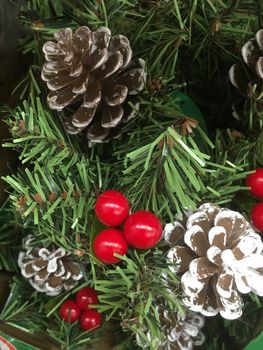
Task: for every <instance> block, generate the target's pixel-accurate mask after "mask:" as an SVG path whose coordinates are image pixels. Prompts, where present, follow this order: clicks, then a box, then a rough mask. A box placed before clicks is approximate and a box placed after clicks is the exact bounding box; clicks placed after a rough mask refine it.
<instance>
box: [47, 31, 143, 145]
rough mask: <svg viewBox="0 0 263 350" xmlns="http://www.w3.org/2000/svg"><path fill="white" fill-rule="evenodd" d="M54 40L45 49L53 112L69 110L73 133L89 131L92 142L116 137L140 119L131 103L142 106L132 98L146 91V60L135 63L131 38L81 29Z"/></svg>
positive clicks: (56, 37)
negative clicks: (133, 120) (133, 121)
mask: <svg viewBox="0 0 263 350" xmlns="http://www.w3.org/2000/svg"><path fill="white" fill-rule="evenodd" d="M55 39H56V42H53V41H47V42H46V43H45V44H44V46H43V52H44V54H45V58H46V61H47V62H46V63H45V64H44V66H43V70H42V79H43V80H44V81H46V83H47V86H48V88H49V90H51V92H50V93H49V95H48V104H49V106H50V108H52V109H55V110H58V111H62V110H64V111H65V112H66V107H70V108H67V112H69V113H70V115H69V116H68V117H67V118H66V121H65V123H66V127H67V130H68V132H69V133H70V134H77V133H79V132H81V131H82V130H83V129H86V130H87V138H88V140H90V141H91V142H106V141H108V140H109V139H111V138H117V137H118V136H120V134H121V131H122V129H123V126H124V123H126V122H127V121H129V120H130V119H132V118H133V117H135V115H136V112H135V110H134V109H133V108H132V107H131V106H130V105H129V102H132V104H133V105H134V106H135V109H138V107H139V102H138V99H136V97H134V95H137V94H138V93H139V92H141V91H142V90H143V89H144V87H145V80H146V74H145V62H144V61H143V60H142V59H138V60H132V49H131V46H130V42H129V40H128V39H127V38H126V37H125V36H123V35H115V36H113V37H111V31H110V29H108V28H106V27H100V28H98V29H97V30H96V31H94V32H92V31H91V30H90V29H89V28H88V27H80V28H78V29H77V30H76V31H75V33H74V32H72V30H71V29H70V28H66V29H64V30H62V31H60V32H58V33H56V34H55Z"/></svg>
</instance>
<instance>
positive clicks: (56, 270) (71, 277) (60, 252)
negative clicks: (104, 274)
mask: <svg viewBox="0 0 263 350" xmlns="http://www.w3.org/2000/svg"><path fill="white" fill-rule="evenodd" d="M18 265H19V267H20V269H21V273H22V275H23V276H24V277H25V278H28V279H29V281H30V283H31V285H32V286H33V287H34V288H35V289H36V290H37V291H39V292H42V293H46V294H47V295H49V296H55V295H58V294H60V293H61V292H63V291H64V290H70V289H72V288H74V287H75V286H76V285H77V283H78V281H79V280H80V279H82V277H83V275H82V272H81V269H80V266H79V264H77V263H76V262H74V261H72V259H71V258H70V256H69V254H67V253H66V251H65V250H64V249H63V248H59V249H56V250H53V251H50V250H48V249H46V248H34V249H30V248H28V249H27V251H26V252H20V254H19V258H18Z"/></svg>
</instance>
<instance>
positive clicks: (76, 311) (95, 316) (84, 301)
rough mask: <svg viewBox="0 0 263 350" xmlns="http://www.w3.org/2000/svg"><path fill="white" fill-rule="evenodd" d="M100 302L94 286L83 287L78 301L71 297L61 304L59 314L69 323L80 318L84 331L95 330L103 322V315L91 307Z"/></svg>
mask: <svg viewBox="0 0 263 350" xmlns="http://www.w3.org/2000/svg"><path fill="white" fill-rule="evenodd" d="M98 303H99V299H98V294H97V292H96V291H95V290H94V289H93V288H89V287H87V288H83V289H81V290H80V291H78V293H77V295H76V301H74V300H73V299H69V300H67V301H65V302H64V303H63V304H62V305H61V307H60V309H59V315H60V317H61V318H62V319H63V320H64V321H66V322H68V323H73V322H76V321H78V320H79V322H80V328H81V329H83V330H84V331H90V330H94V329H95V328H98V327H100V325H101V324H102V315H101V314H100V313H99V312H98V311H97V310H96V309H92V308H91V305H97V304H98Z"/></svg>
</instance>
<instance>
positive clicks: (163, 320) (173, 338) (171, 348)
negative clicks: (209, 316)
mask: <svg viewBox="0 0 263 350" xmlns="http://www.w3.org/2000/svg"><path fill="white" fill-rule="evenodd" d="M156 311H157V312H158V314H159V318H160V327H161V331H162V335H163V337H162V340H160V339H153V338H152V335H151V333H150V331H147V330H146V332H145V333H146V337H147V339H148V341H149V342H151V345H153V346H154V344H155V345H156V349H158V350H193V349H194V348H195V347H196V346H200V345H202V344H203V342H204V341H205V336H204V334H203V333H202V332H201V328H202V327H203V326H204V323H205V320H204V317H203V316H202V315H198V314H196V313H193V312H191V311H189V310H186V314H185V315H184V316H183V315H180V314H179V313H178V312H177V311H176V310H175V311H169V310H166V309H165V308H163V307H159V306H158V307H156ZM136 340H137V344H138V345H140V346H141V347H144V346H143V343H144V340H143V339H142V338H141V337H140V335H139V334H137V335H136ZM146 347H148V346H147V345H146Z"/></svg>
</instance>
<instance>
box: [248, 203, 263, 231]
mask: <svg viewBox="0 0 263 350" xmlns="http://www.w3.org/2000/svg"><path fill="white" fill-rule="evenodd" d="M250 219H251V224H252V225H253V226H254V228H255V229H256V230H257V231H259V232H261V233H263V203H258V204H256V205H255V206H254V208H252V210H251V214H250Z"/></svg>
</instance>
